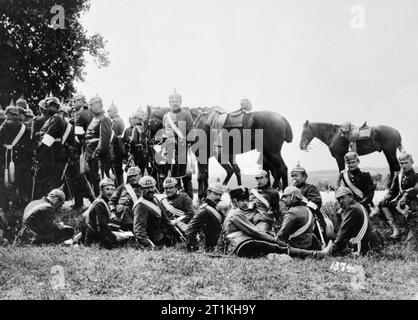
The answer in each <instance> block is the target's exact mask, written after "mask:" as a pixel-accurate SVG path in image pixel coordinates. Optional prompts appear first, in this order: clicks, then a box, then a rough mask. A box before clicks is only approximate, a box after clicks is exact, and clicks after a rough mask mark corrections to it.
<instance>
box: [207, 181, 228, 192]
mask: <svg viewBox="0 0 418 320" xmlns="http://www.w3.org/2000/svg"><path fill="white" fill-rule="evenodd" d="M208 191H212V192H215V193H219V194H223V193H224V192H225V188H224V186H223V185H222V184H220V183H211V184H210V185H209V187H208Z"/></svg>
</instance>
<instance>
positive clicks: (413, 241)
mask: <svg viewBox="0 0 418 320" xmlns="http://www.w3.org/2000/svg"><path fill="white" fill-rule="evenodd" d="M398 161H399V165H400V167H401V170H400V172H397V173H396V174H395V176H394V178H393V180H392V184H391V186H390V189H389V191H388V193H387V195H386V196H385V198H384V199H383V200H382V201H381V202H380V204H379V208H380V209H381V210H382V211H383V213H384V214H385V216H386V218H387V220H388V222H389V224H390V225H391V226H392V227H393V234H392V236H391V237H392V238H397V237H399V235H400V231H399V228H398V227H397V225H396V224H395V223H394V221H393V213H395V212H400V213H402V214H404V215H405V216H406V221H407V227H408V236H407V239H406V242H407V243H408V246H409V247H410V248H412V249H416V248H417V246H418V234H417V232H418V231H417V220H418V217H417V215H418V209H417V202H418V197H417V194H418V173H416V172H415V170H414V167H413V164H414V161H413V159H412V156H411V155H410V154H409V153H406V152H403V153H401V154H400V155H399V156H398Z"/></svg>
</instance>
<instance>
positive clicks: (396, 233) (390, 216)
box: [382, 208, 401, 239]
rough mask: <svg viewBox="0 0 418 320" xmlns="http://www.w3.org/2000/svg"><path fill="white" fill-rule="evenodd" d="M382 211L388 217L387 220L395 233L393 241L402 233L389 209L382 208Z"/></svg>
mask: <svg viewBox="0 0 418 320" xmlns="http://www.w3.org/2000/svg"><path fill="white" fill-rule="evenodd" d="M382 211H383V213H384V215H385V217H386V220H387V222H388V224H389V226H390V227H391V228H392V229H393V233H392V235H391V236H390V237H391V238H392V239H397V238H399V236H400V235H401V231H400V230H399V228H398V226H397V225H396V224H395V221H394V220H393V216H392V212H390V210H389V209H388V208H382Z"/></svg>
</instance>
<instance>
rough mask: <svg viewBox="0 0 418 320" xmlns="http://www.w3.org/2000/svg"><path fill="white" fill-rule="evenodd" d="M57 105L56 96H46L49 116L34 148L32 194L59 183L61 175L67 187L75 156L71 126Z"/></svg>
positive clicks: (59, 184)
mask: <svg viewBox="0 0 418 320" xmlns="http://www.w3.org/2000/svg"><path fill="white" fill-rule="evenodd" d="M59 107H60V102H59V100H58V99H57V98H55V97H51V98H48V99H47V101H46V111H47V113H48V114H52V116H51V117H50V118H49V119H48V120H47V121H46V122H45V124H44V125H43V127H42V128H41V130H40V132H39V138H40V140H41V141H40V143H39V144H38V147H37V148H36V151H35V154H36V155H35V171H36V172H35V176H34V179H35V184H34V185H35V188H34V190H33V191H34V197H35V198H37V197H39V196H42V195H44V194H45V193H46V192H47V190H48V189H51V188H57V187H59V186H61V185H62V180H63V179H64V182H66V184H67V187H69V183H67V182H68V179H67V176H68V172H67V171H68V166H69V162H70V161H72V160H73V158H74V150H73V146H74V142H75V140H74V127H73V126H72V125H71V124H70V123H69V122H68V121H66V120H65V119H64V117H63V115H62V114H61V113H60V112H59Z"/></svg>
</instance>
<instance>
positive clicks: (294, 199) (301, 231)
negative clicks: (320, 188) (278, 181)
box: [277, 186, 317, 249]
mask: <svg viewBox="0 0 418 320" xmlns="http://www.w3.org/2000/svg"><path fill="white" fill-rule="evenodd" d="M282 199H284V202H285V204H286V207H287V208H288V210H287V212H286V213H285V215H284V218H283V223H282V226H281V228H280V230H279V232H278V234H277V238H278V239H279V240H282V241H284V242H286V243H288V244H289V245H290V246H292V247H294V248H300V249H311V248H312V243H313V242H312V238H313V233H312V232H313V228H314V217H313V214H312V212H311V210H309V209H308V207H307V206H305V205H304V204H303V196H302V192H301V191H300V189H298V188H296V187H293V186H289V187H287V188H286V189H285V190H284V192H283V195H282ZM315 249H317V247H315Z"/></svg>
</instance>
